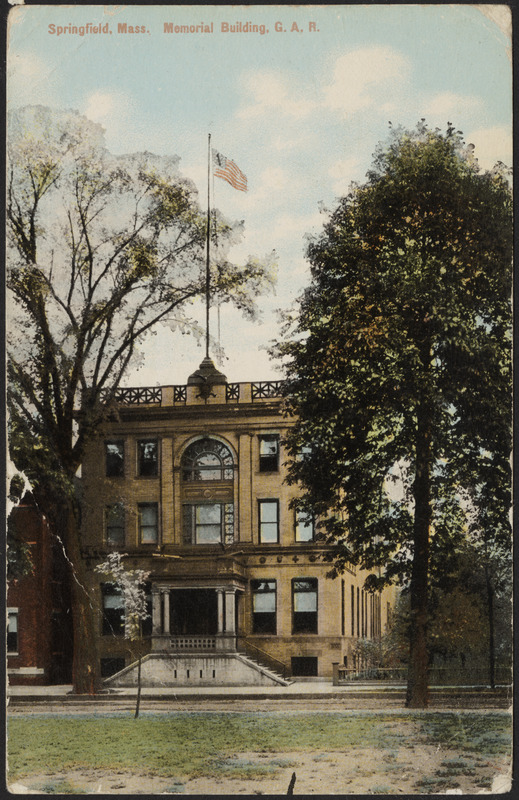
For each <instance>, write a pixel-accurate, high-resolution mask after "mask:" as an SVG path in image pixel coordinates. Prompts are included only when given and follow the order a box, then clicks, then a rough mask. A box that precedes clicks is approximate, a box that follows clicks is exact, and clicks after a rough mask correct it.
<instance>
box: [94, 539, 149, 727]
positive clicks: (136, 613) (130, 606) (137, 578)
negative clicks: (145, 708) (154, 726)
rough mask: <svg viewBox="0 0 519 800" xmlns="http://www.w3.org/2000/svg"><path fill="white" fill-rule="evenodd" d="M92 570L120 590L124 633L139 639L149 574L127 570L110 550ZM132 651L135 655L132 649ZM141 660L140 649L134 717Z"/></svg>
mask: <svg viewBox="0 0 519 800" xmlns="http://www.w3.org/2000/svg"><path fill="white" fill-rule="evenodd" d="M95 571H96V572H100V573H101V575H106V576H107V577H109V578H110V580H111V581H112V583H113V585H114V586H115V587H116V588H117V590H118V591H119V592H120V593H121V595H122V598H123V604H124V636H125V638H126V639H128V640H129V641H130V642H136V641H139V640H140V639H141V638H142V623H143V622H144V621H145V620H146V619H149V616H150V615H149V613H148V602H147V597H146V592H145V584H146V581H147V580H148V578H149V576H150V573H149V572H146V571H145V570H142V569H127V568H126V567H125V566H124V565H123V563H122V560H121V554H120V553H116V552H114V553H109V554H108V558H107V559H106V561H103V562H102V563H101V564H98V565H97V567H95ZM131 654H132V656H134V653H133V650H132V651H131ZM141 663H142V653H141V651H140V650H139V653H138V667H137V699H136V702H135V719H137V717H138V716H139V708H140V704H141Z"/></svg>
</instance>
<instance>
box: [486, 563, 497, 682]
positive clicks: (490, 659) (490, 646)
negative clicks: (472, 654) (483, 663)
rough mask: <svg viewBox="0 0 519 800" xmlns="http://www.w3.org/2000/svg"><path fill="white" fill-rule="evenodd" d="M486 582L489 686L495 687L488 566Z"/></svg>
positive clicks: (491, 596) (491, 601)
mask: <svg viewBox="0 0 519 800" xmlns="http://www.w3.org/2000/svg"><path fill="white" fill-rule="evenodd" d="M485 578H486V583H487V611H488V673H489V680H490V687H491V688H492V689H495V688H496V648H495V638H494V588H493V586H492V581H491V580H490V574H489V570H488V568H485Z"/></svg>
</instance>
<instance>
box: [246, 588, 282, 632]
mask: <svg viewBox="0 0 519 800" xmlns="http://www.w3.org/2000/svg"><path fill="white" fill-rule="evenodd" d="M251 592H252V632H253V633H273V634H275V633H276V581H259V580H258V581H251Z"/></svg>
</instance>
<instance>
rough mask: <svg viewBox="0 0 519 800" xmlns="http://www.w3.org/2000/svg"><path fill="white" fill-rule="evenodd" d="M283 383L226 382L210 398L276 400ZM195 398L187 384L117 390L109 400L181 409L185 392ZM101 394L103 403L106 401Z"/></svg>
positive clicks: (194, 392)
mask: <svg viewBox="0 0 519 800" xmlns="http://www.w3.org/2000/svg"><path fill="white" fill-rule="evenodd" d="M283 384H284V381H258V382H246V383H226V384H225V385H224V386H222V387H214V389H215V390H216V389H220V388H221V390H222V396H221V398H220V397H218V398H217V395H216V394H212V395H210V396H211V397H213V398H215V402H216V401H217V402H225V403H231V404H232V403H258V402H262V401H265V400H272V399H276V398H280V397H281V396H282V393H283ZM190 390H191V392H193V397H194V398H198V397H199V395H198V394H197V387H193V386H188V385H185V384H184V385H174V386H138V387H134V386H132V387H121V388H119V389H116V391H115V393H114V396H113V399H114V400H115V402H116V403H118V404H120V405H124V406H143V405H146V406H183V405H188V404H189V403H190V402H192V400H191V398H190V394H189V392H190ZM108 396H109V395H108V393H107V392H105V393H104V395H103V400H105V401H106V400H107V399H108Z"/></svg>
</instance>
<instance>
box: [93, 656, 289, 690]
mask: <svg viewBox="0 0 519 800" xmlns="http://www.w3.org/2000/svg"><path fill="white" fill-rule="evenodd" d="M137 676H138V662H137V661H135V662H134V663H133V664H129V665H128V666H127V667H125V668H124V669H122V670H121V671H120V672H117V673H116V674H115V675H111V676H110V677H109V678H106V679H105V681H104V685H105V686H107V687H124V686H137ZM290 683H291V682H290V681H288V680H285V679H284V678H283V677H281V675H279V674H277V673H276V672H273V671H272V670H271V669H269V668H268V667H265V666H263V664H259V663H258V662H257V661H254V660H253V659H251V658H249V656H247V655H245V654H243V653H219V654H218V655H215V654H210V655H209V654H208V655H202V654H201V653H196V654H195V653H193V654H192V655H190V654H187V653H183V654H182V655H178V654H177V653H172V654H169V653H148V654H147V655H145V656H143V658H142V661H141V686H142V687H144V688H146V687H148V688H151V687H161V686H289V685H290Z"/></svg>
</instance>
